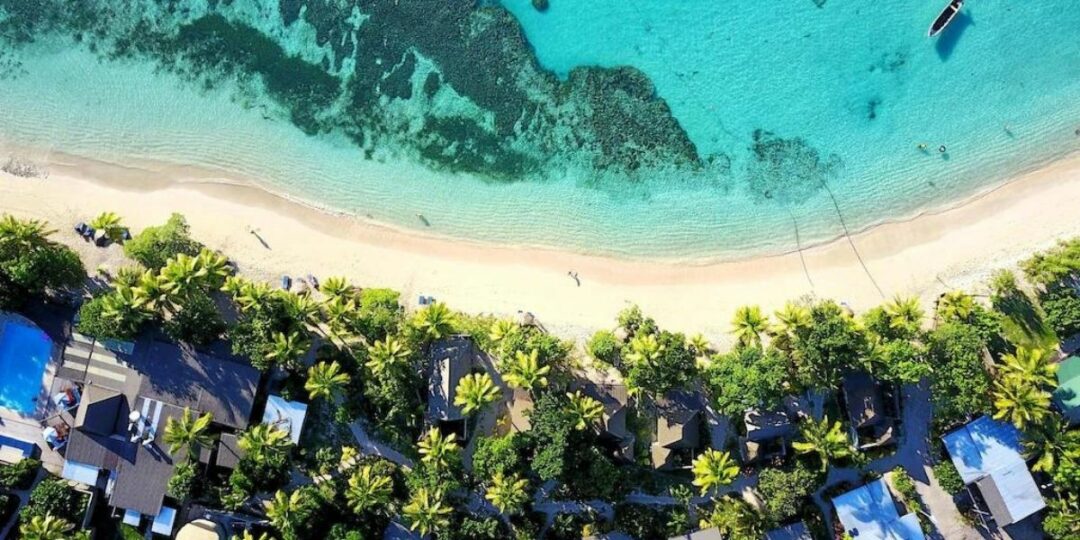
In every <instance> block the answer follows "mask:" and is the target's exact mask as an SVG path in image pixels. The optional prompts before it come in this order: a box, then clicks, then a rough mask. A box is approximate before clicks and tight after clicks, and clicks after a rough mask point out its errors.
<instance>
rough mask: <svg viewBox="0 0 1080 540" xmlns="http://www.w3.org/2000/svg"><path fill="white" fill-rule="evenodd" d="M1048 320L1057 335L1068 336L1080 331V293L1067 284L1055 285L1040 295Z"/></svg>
mask: <svg viewBox="0 0 1080 540" xmlns="http://www.w3.org/2000/svg"><path fill="white" fill-rule="evenodd" d="M1039 302H1040V303H1041V304H1042V308H1043V311H1044V312H1045V313H1046V322H1047V323H1048V324H1049V325H1050V327H1051V328H1053V329H1054V332H1056V333H1057V335H1059V336H1062V337H1068V336H1072V335H1075V334H1077V333H1078V332H1080V295H1077V293H1076V289H1074V288H1072V287H1070V286H1067V285H1053V286H1051V287H1050V288H1048V289H1047V290H1046V291H1045V292H1043V293H1041V294H1040V295H1039Z"/></svg>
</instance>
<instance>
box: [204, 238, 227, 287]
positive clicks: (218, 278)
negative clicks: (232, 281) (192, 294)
mask: <svg viewBox="0 0 1080 540" xmlns="http://www.w3.org/2000/svg"><path fill="white" fill-rule="evenodd" d="M196 261H197V262H198V265H199V268H200V269H201V270H202V272H203V283H202V285H203V286H205V287H208V288H210V289H220V288H221V287H222V285H224V284H225V280H227V279H229V277H231V276H232V274H233V270H232V267H231V266H229V258H228V257H226V256H225V255H222V254H221V253H218V252H216V251H211V250H209V249H206V248H203V249H202V250H200V251H199V255H198V256H197V257H196Z"/></svg>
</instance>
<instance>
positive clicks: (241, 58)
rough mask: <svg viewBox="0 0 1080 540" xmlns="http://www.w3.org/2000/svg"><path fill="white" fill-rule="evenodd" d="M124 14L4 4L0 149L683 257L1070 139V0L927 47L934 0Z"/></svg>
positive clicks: (911, 200)
mask: <svg viewBox="0 0 1080 540" xmlns="http://www.w3.org/2000/svg"><path fill="white" fill-rule="evenodd" d="M25 4H30V5H33V6H34V7H35V9H36V11H32V12H31V11H24V10H22V8H21V6H23V5H25ZM90 4H94V3H90ZM136 4H139V5H140V6H142V8H141V9H131V10H125V11H124V12H123V13H119V12H116V13H114V12H113V11H112V10H111V9H110V8H109V7H108V6H109V3H102V4H101V6H104V7H101V6H98V7H97V8H95V9H98V10H99V11H94V12H86V13H84V12H82V11H80V10H81V9H83V8H81V7H80V8H79V9H75V8H74V7H73V6H76V5H82V4H81V3H80V4H75V3H71V2H62V1H59V0H56V1H42V2H21V0H20V1H16V0H0V9H2V10H4V11H3V12H4V13H6V14H7V15H6V17H5V16H0V20H2V21H4V24H2V25H0V36H3V37H5V38H6V41H4V42H2V43H3V44H4V47H3V49H0V73H2V74H3V75H2V77H3V78H2V79H0V84H2V91H0V118H3V119H4V120H3V121H2V122H0V138H3V139H6V140H9V141H12V142H16V143H18V144H21V145H27V146H32V147H38V148H45V149H56V150H60V151H64V152H69V153H74V154H79V155H85V156H88V157H94V158H98V159H105V160H112V161H118V162H123V161H125V160H130V159H132V158H141V159H152V160H157V161H163V162H170V163H177V164H185V165H197V166H203V167H208V168H213V169H217V170H221V171H224V172H225V173H233V174H236V175H242V176H244V177H253V178H258V179H259V181H260V182H261V183H263V185H264V186H265V187H267V188H268V189H271V190H273V191H275V192H278V193H282V194H285V195H288V196H291V197H294V198H297V199H300V200H303V201H305V202H308V203H311V204H314V205H318V206H321V207H326V208H330V209H333V210H338V211H342V212H346V213H350V214H355V215H358V216H363V217H368V218H371V219H375V220H378V221H382V222H386V223H390V224H394V225H398V226H403V227H407V228H414V229H418V230H423V231H424V232H428V233H433V234H439V235H447V236H452V237H460V238H468V239H474V240H481V241H487V242H495V243H503V244H514V245H532V246H548V247H556V248H561V249H569V250H574V251H581V252H588V253H601V254H607V255H616V256H623V257H634V258H674V259H699V258H731V257H740V256H747V255H751V254H760V253H772V252H779V251H786V250H790V249H794V248H795V247H797V246H798V245H806V244H808V243H811V242H815V241H821V240H824V239H829V238H833V237H835V236H837V235H839V234H842V233H843V232H844V230H845V228H846V229H847V230H855V229H861V228H865V227H867V226H870V225H872V224H875V223H880V222H882V221H886V220H891V219H903V218H906V217H909V216H911V215H914V214H916V213H918V212H920V211H922V210H925V209H927V208H935V207H940V206H944V205H948V204H950V203H952V202H954V201H956V200H959V199H961V198H963V197H967V196H970V195H972V194H974V193H976V192H978V191H980V190H983V189H988V188H990V187H992V186H994V185H997V184H999V183H1001V182H1002V181H1004V180H1005V179H1007V178H1009V177H1011V176H1014V175H1015V174H1017V173H1018V172H1022V171H1025V170H1029V169H1031V168H1034V167H1037V166H1039V165H1040V164H1043V163H1046V162H1048V161H1050V160H1053V159H1055V158H1059V157H1061V156H1063V155H1066V154H1067V153H1069V152H1072V151H1075V150H1077V149H1080V136H1078V135H1077V134H1076V133H1075V130H1077V129H1078V128H1080V39H1078V38H1080V9H1077V7H1076V4H1075V0H1045V1H1042V2H1024V3H1006V2H1000V1H996V2H995V1H992V0H980V1H976V0H972V1H970V2H968V5H967V6H966V7H965V9H964V12H963V13H964V14H963V16H962V18H961V19H959V20H957V21H956V22H955V23H954V25H953V26H952V27H951V28H949V29H948V31H947V32H946V33H945V34H943V35H942V36H940V37H938V38H936V39H929V38H927V37H926V29H927V26H928V25H929V23H930V21H932V20H933V18H934V17H935V16H936V14H937V12H938V11H939V10H940V9H941V8H942V7H943V4H944V3H943V2H938V1H936V0H933V1H932V0H896V1H894V2H873V3H868V2H861V1H843V0H827V1H825V2H823V3H821V6H820V7H819V6H818V5H817V4H816V3H815V2H814V1H812V0H791V1H789V2H785V3H783V5H782V6H781V5H780V4H776V5H772V4H769V3H762V2H760V1H758V2H755V1H751V0H728V1H725V2H715V1H705V0H678V1H673V0H639V1H637V2H616V1H613V0H590V1H588V2H569V1H566V0H552V1H551V8H550V9H549V10H548V11H547V12H545V13H539V12H537V11H535V10H534V9H533V8H532V7H531V2H529V1H528V0H505V1H504V2H502V5H503V6H504V7H505V8H506V9H507V10H509V11H510V13H512V17H509V16H506V14H505V13H504V12H502V11H501V9H499V8H492V7H485V8H478V7H473V6H472V4H471V3H470V2H464V1H450V2H435V1H426V0H415V1H414V2H412V3H407V4H406V6H400V5H398V4H395V3H394V2H392V0H386V1H369V2H363V3H361V5H360V6H359V7H355V8H354V7H353V6H352V5H351V4H349V5H347V6H346V7H341V6H343V5H344V4H339V3H337V2H330V1H326V2H314V1H312V2H281V3H275V4H277V5H266V4H264V3H261V2H254V1H251V2H246V1H241V0H237V1H234V2H231V3H220V4H219V3H217V2H214V3H212V4H208V3H206V2H199V1H194V0H192V1H185V2H178V3H171V2H164V1H162V2H154V1H152V0H143V1H141V2H136ZM176 6H179V7H176ZM297 6H300V7H299V8H298V7H297ZM56 8H58V12H57V13H56V14H52V13H51V12H50V9H56ZM293 9H296V10H297V11H292V10H293ZM69 12H70V13H69ZM41 13H45V14H48V15H40V14H41ZM132 13H136V14H138V15H137V16H135V15H132ZM519 24H520V32H521V33H519V30H518V25H519ZM520 36H523V37H524V39H525V40H527V41H523V40H521V37H520ZM236 51H243V53H242V54H236ZM621 66H630V67H632V68H635V69H636V70H640V73H638V72H636V71H632V70H617V68H620V67H621ZM582 68H588V69H582ZM650 85H652V87H654V88H655V94H653V93H652V92H649V90H651V88H650ZM920 143H921V144H925V145H926V150H925V151H923V150H920V149H919V148H918V145H919V144H920ZM941 145H944V146H945V148H946V152H945V153H939V152H938V147H939V146H941ZM417 214H423V215H424V216H425V217H426V218H427V220H428V222H429V223H430V226H425V225H424V224H423V223H421V222H420V220H418V219H417V218H416V215H417Z"/></svg>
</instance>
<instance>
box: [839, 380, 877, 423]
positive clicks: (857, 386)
mask: <svg viewBox="0 0 1080 540" xmlns="http://www.w3.org/2000/svg"><path fill="white" fill-rule="evenodd" d="M843 388H844V399H845V400H846V401H847V413H848V418H849V419H850V420H851V423H852V424H854V426H855V428H856V429H857V428H861V427H865V426H869V425H873V424H876V423H877V422H880V421H881V419H882V418H883V417H882V414H883V412H884V410H883V408H882V406H881V393H880V392H879V391H878V386H877V383H876V382H874V378H873V377H871V376H870V375H869V374H867V373H849V374H847V375H845V376H844V382H843Z"/></svg>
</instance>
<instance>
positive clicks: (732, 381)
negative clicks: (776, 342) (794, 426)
mask: <svg viewBox="0 0 1080 540" xmlns="http://www.w3.org/2000/svg"><path fill="white" fill-rule="evenodd" d="M705 377H706V383H707V385H708V388H709V395H710V396H711V398H712V401H713V405H714V406H715V407H716V410H717V411H718V412H719V413H720V414H723V415H726V416H730V417H737V416H739V415H741V414H742V413H743V412H744V411H746V410H747V409H749V408H754V407H760V408H762V409H765V410H770V409H775V408H776V407H778V406H779V405H780V403H781V400H782V399H783V397H784V395H785V394H786V393H787V392H788V387H787V386H786V381H787V378H788V372H787V362H786V361H785V359H784V358H783V356H781V354H780V353H779V352H778V351H776V350H775V349H771V348H770V349H767V350H762V349H761V348H760V347H736V348H735V350H733V351H731V352H729V353H727V354H722V355H717V356H715V357H714V358H713V361H712V363H711V365H710V366H709V368H708V371H706V373H705Z"/></svg>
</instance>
